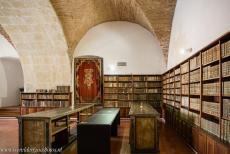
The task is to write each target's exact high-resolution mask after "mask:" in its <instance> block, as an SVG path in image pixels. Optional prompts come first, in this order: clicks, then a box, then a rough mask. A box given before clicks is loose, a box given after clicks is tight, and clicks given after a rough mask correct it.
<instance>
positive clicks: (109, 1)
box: [50, 0, 176, 59]
mask: <svg viewBox="0 0 230 154" xmlns="http://www.w3.org/2000/svg"><path fill="white" fill-rule="evenodd" d="M50 1H51V3H52V5H53V7H54V9H55V11H56V13H57V15H58V17H59V19H60V21H61V24H62V26H63V30H64V33H65V37H66V40H67V44H68V54H69V56H70V59H72V55H73V52H74V49H75V47H76V45H77V44H78V42H79V40H80V39H81V38H82V37H83V36H84V34H85V33H86V32H87V31H88V30H89V29H90V28H92V27H94V26H95V25H97V24H100V23H103V22H108V21H129V22H133V23H137V24H139V25H141V26H143V27H145V28H146V29H148V30H149V31H150V32H151V33H152V34H153V35H154V36H155V37H157V38H158V40H159V43H160V46H161V48H162V51H163V54H164V56H165V59H167V53H168V46H169V38H170V31H171V24H172V17H173V13H174V9H175V4H176V0H165V1H159V0H84V1H82V0H68V1H66V0H50Z"/></svg>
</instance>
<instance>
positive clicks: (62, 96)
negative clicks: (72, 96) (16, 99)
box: [21, 93, 69, 99]
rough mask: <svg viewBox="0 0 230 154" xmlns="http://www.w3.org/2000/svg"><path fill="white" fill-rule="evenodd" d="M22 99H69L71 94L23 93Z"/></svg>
mask: <svg viewBox="0 0 230 154" xmlns="http://www.w3.org/2000/svg"><path fill="white" fill-rule="evenodd" d="M21 99H69V94H66V93H64V94H60V93H57V94H55V93H46V94H40V93H37V94H36V93H31V94H30V93H29V94H28V93H21Z"/></svg>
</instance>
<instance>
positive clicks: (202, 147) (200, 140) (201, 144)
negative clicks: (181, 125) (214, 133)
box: [198, 132, 207, 154]
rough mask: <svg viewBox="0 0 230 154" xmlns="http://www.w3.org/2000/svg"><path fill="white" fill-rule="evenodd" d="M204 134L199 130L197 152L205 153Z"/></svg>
mask: <svg viewBox="0 0 230 154" xmlns="http://www.w3.org/2000/svg"><path fill="white" fill-rule="evenodd" d="M206 140H207V139H206V134H205V133H203V132H199V134H198V153H199V154H206Z"/></svg>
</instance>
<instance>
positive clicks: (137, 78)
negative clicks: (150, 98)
mask: <svg viewBox="0 0 230 154" xmlns="http://www.w3.org/2000/svg"><path fill="white" fill-rule="evenodd" d="M104 81H161V76H151V75H150V76H135V75H134V76H132V75H127V76H104Z"/></svg>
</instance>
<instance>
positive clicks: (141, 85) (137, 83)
mask: <svg viewBox="0 0 230 154" xmlns="http://www.w3.org/2000/svg"><path fill="white" fill-rule="evenodd" d="M133 87H146V84H145V82H134V83H133Z"/></svg>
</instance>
